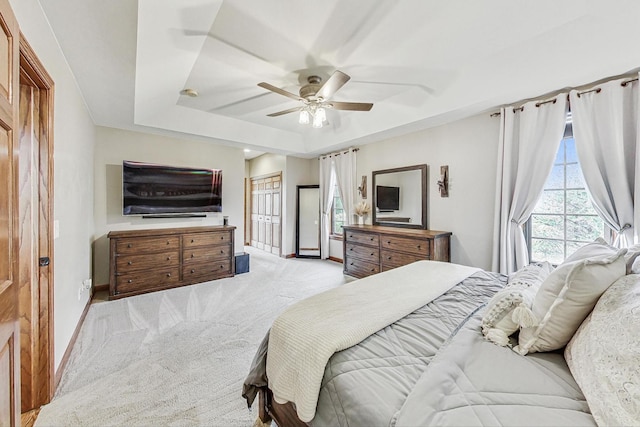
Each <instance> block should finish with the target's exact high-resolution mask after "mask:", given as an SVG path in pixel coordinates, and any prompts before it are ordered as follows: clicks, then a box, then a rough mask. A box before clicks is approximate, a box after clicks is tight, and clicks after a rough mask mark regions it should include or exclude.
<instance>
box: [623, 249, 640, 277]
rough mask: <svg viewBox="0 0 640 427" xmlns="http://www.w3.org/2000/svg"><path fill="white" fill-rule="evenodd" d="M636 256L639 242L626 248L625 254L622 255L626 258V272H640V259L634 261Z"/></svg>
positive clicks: (639, 250)
mask: <svg viewBox="0 0 640 427" xmlns="http://www.w3.org/2000/svg"><path fill="white" fill-rule="evenodd" d="M638 256H640V244H638V245H633V246H630V247H629V248H628V249H627V254H626V255H625V256H624V257H625V259H626V260H627V274H638V273H640V260H638V261H636V259H637V258H638Z"/></svg>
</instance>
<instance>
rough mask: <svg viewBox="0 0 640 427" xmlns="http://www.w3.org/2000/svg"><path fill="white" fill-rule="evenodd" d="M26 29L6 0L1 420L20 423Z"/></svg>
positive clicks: (0, 30)
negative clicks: (21, 115) (19, 139)
mask: <svg viewBox="0 0 640 427" xmlns="http://www.w3.org/2000/svg"><path fill="white" fill-rule="evenodd" d="M19 41H20V30H19V28H18V22H17V21H16V19H15V17H14V16H13V12H12V11H11V7H10V6H9V2H8V0H0V425H2V426H14V425H20V346H19V345H18V343H19V341H18V337H19V334H20V329H19V323H18V266H19V263H18V260H17V259H16V257H17V254H18V253H19V248H18V233H17V227H18V196H17V194H18V185H17V183H18V149H17V147H16V146H15V141H16V135H17V133H18V132H17V130H18V96H19V90H18V84H19V74H20V72H19V67H20V57H19Z"/></svg>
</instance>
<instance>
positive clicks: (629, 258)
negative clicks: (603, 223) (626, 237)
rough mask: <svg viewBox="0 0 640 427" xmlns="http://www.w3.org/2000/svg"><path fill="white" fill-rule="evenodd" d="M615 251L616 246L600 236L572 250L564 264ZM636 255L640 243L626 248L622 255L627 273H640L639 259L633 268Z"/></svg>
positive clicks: (639, 249) (637, 254)
mask: <svg viewBox="0 0 640 427" xmlns="http://www.w3.org/2000/svg"><path fill="white" fill-rule="evenodd" d="M617 251H618V248H615V247H613V246H611V245H609V244H608V243H607V242H606V241H605V240H604V239H603V238H602V237H598V238H596V240H594V241H593V242H592V243H588V244H586V245H584V246H583V247H581V248H580V249H578V250H577V251H576V252H574V253H573V254H572V255H571V256H569V257H568V258H567V259H566V260H565V261H564V264H566V263H568V262H573V261H579V260H583V259H587V258H592V257H594V256H606V255H613V254H614V253H616V252H617ZM638 256H640V245H634V246H631V247H630V248H627V253H626V254H625V255H624V258H625V260H626V263H627V274H632V273H640V261H638V266H637V267H635V268H634V266H633V265H634V263H635V261H636V258H637V257H638Z"/></svg>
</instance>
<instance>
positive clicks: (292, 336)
mask: <svg viewBox="0 0 640 427" xmlns="http://www.w3.org/2000/svg"><path fill="white" fill-rule="evenodd" d="M477 271H479V269H477V268H472V267H466V266H461V265H457V264H450V263H442V262H436V261H419V262H416V263H413V264H409V265H407V266H404V267H400V268H397V269H394V270H391V271H387V272H384V273H380V274H377V275H374V276H370V277H367V278H364V279H361V280H357V281H354V282H351V283H347V284H345V285H343V286H341V287H339V288H336V289H332V290H330V291H327V292H324V293H322V294H318V295H315V296H313V297H311V298H308V299H306V300H303V301H301V302H299V303H297V304H294V305H293V306H291V307H289V308H288V309H287V310H286V311H285V312H284V313H283V314H281V315H280V316H279V317H278V318H277V319H276V320H275V322H274V324H273V326H272V327H271V332H270V334H269V350H268V356H267V377H268V379H269V388H270V389H271V390H272V391H273V395H274V399H275V400H276V402H278V403H286V402H293V403H295V405H296V411H297V414H298V417H299V418H300V419H301V420H302V421H305V422H308V421H311V419H313V417H314V415H315V411H316V404H317V401H318V393H319V390H320V385H321V383H322V376H323V374H324V368H325V365H326V364H327V361H328V360H329V358H330V357H331V356H332V355H333V354H334V353H335V352H337V351H340V350H344V349H345V348H348V347H351V346H353V345H355V344H357V343H359V342H360V341H362V340H364V339H365V338H366V337H368V336H369V335H371V334H373V333H375V332H376V331H378V330H380V329H382V328H384V327H386V326H388V325H390V324H392V323H394V322H396V321H397V320H399V319H401V318H402V317H404V316H406V315H408V314H409V313H411V312H413V311H415V310H416V309H418V308H420V307H422V306H423V305H425V304H427V303H429V302H430V301H432V300H434V299H435V298H437V297H439V296H440V295H442V294H443V293H445V292H446V291H448V290H449V289H450V288H451V287H453V286H454V285H455V284H456V283H459V282H460V281H462V280H464V279H466V278H467V277H469V276H470V275H472V274H474V273H475V272H477Z"/></svg>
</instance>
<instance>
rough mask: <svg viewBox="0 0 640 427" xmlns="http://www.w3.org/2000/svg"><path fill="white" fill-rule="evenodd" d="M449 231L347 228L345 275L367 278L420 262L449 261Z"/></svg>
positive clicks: (365, 226) (344, 254) (352, 226)
mask: <svg viewBox="0 0 640 427" xmlns="http://www.w3.org/2000/svg"><path fill="white" fill-rule="evenodd" d="M451 234H452V233H451V232H449V231H434V230H418V229H411V228H398V227H383V226H377V225H345V226H344V234H343V258H342V259H343V262H344V273H345V274H348V275H349V276H354V277H366V276H370V275H372V274H376V273H380V272H381V271H386V270H391V269H392V268H396V267H400V266H402V265H406V264H410V263H412V262H415V261H419V260H425V259H430V260H435V261H446V262H449V261H450V258H451V253H450V250H451V249H450V239H451Z"/></svg>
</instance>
